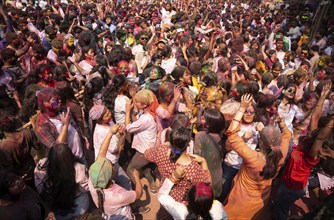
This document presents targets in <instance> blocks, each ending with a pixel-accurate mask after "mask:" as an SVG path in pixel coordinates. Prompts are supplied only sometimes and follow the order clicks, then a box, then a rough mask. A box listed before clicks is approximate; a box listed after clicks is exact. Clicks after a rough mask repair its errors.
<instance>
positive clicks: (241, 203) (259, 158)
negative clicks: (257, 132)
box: [225, 126, 291, 220]
mask: <svg viewBox="0 0 334 220" xmlns="http://www.w3.org/2000/svg"><path fill="white" fill-rule="evenodd" d="M238 130H239V129H236V130H234V131H230V130H228V131H227V132H226V133H227V134H230V135H229V137H228V141H229V142H230V143H231V146H232V148H233V149H234V150H235V151H236V152H237V153H238V154H239V155H240V156H241V157H242V158H243V164H242V166H241V168H240V171H239V173H238V174H237V175H236V177H235V178H234V181H233V186H232V189H231V192H230V194H229V196H228V199H227V204H226V205H225V209H226V212H227V215H228V218H229V219H230V220H233V219H238V220H240V219H266V218H265V217H264V216H263V214H264V213H263V210H264V207H265V206H266V205H267V204H268V200H269V196H270V191H271V182H272V179H273V178H271V179H268V180H265V179H263V177H262V176H260V172H261V171H262V169H263V167H264V166H265V164H266V159H265V155H264V154H263V153H261V152H257V151H254V150H252V149H250V148H249V147H248V146H247V144H245V142H244V141H243V139H242V138H241V137H239V136H238ZM290 139H291V132H290V131H289V129H288V128H287V127H286V126H284V128H283V129H282V142H281V145H280V150H281V152H282V154H283V157H282V159H281V160H280V162H279V166H278V169H277V170H279V169H280V168H281V166H282V165H283V163H284V160H285V157H286V155H287V153H288V147H289V142H290Z"/></svg>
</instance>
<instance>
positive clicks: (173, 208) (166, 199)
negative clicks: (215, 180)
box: [158, 178, 227, 220]
mask: <svg viewBox="0 0 334 220" xmlns="http://www.w3.org/2000/svg"><path fill="white" fill-rule="evenodd" d="M173 186H174V183H173V182H172V181H170V180H169V179H168V178H166V179H165V181H164V183H163V184H162V186H161V188H160V190H159V193H158V200H159V202H160V204H161V205H162V206H163V207H164V208H165V209H166V210H167V211H168V213H169V214H170V215H171V216H172V217H173V218H174V219H175V220H183V219H186V217H187V215H188V214H189V212H188V209H187V207H186V206H185V204H183V203H180V202H177V201H175V200H174V199H173V198H172V197H171V196H170V195H169V192H170V191H171V189H172V188H173ZM210 216H211V218H212V219H217V220H218V219H219V220H220V219H223V220H227V215H226V211H225V209H224V207H223V205H222V204H221V203H220V202H219V201H218V200H214V201H213V203H212V207H211V209H210Z"/></svg>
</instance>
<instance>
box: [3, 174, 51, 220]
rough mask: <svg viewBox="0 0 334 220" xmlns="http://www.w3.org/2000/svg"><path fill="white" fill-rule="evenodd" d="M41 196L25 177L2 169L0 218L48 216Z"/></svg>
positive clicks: (16, 219) (19, 219)
mask: <svg viewBox="0 0 334 220" xmlns="http://www.w3.org/2000/svg"><path fill="white" fill-rule="evenodd" d="M46 212H47V210H46V207H45V205H44V203H43V201H42V199H41V198H40V196H39V195H38V194H37V193H36V191H34V190H33V189H32V188H30V187H28V186H27V185H26V184H25V182H24V180H23V178H22V177H21V176H19V175H17V174H16V173H15V172H13V171H11V170H3V169H1V170H0V219H13V220H21V219H36V220H42V219H44V218H45V217H46Z"/></svg>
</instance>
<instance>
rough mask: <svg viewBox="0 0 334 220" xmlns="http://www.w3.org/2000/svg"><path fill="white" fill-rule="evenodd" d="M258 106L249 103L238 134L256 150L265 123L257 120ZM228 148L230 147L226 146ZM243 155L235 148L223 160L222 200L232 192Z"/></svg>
mask: <svg viewBox="0 0 334 220" xmlns="http://www.w3.org/2000/svg"><path fill="white" fill-rule="evenodd" d="M255 115H256V108H255V105H254V104H251V105H249V106H248V107H247V108H246V110H245V113H244V115H243V117H242V121H241V124H240V131H239V132H238V135H239V136H240V137H241V138H242V139H243V140H244V141H245V143H246V144H247V146H248V147H249V148H250V149H252V150H255V149H256V148H257V146H258V143H259V132H260V131H261V130H262V129H263V127H264V125H263V124H262V123H261V122H256V120H255ZM226 148H229V147H228V146H226ZM242 162H243V160H242V158H241V156H240V155H239V154H238V153H237V152H236V151H234V150H231V151H229V152H228V153H227V154H226V156H225V159H224V161H223V190H222V201H224V200H225V199H226V197H227V196H228V193H229V192H230V189H231V185H232V182H233V179H234V177H235V176H236V175H237V173H238V172H239V170H240V167H241V165H242Z"/></svg>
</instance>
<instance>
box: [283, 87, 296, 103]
mask: <svg viewBox="0 0 334 220" xmlns="http://www.w3.org/2000/svg"><path fill="white" fill-rule="evenodd" d="M296 91H297V86H296V84H293V83H290V84H289V85H288V86H287V88H286V89H283V91H282V94H283V95H284V97H285V98H287V99H289V100H293V98H294V97H295V94H296Z"/></svg>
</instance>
